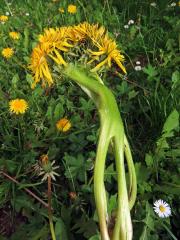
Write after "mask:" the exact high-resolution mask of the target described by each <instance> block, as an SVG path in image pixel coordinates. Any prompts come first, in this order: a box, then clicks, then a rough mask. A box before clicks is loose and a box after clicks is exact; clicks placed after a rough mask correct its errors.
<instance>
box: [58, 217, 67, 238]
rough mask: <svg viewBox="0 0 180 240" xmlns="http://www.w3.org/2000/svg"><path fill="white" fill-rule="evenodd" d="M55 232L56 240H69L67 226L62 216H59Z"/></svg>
mask: <svg viewBox="0 0 180 240" xmlns="http://www.w3.org/2000/svg"><path fill="white" fill-rule="evenodd" d="M55 234H56V240H61V239H63V240H68V237H67V231H66V226H65V224H64V222H63V221H62V219H61V218H58V221H57V222H56V224H55Z"/></svg>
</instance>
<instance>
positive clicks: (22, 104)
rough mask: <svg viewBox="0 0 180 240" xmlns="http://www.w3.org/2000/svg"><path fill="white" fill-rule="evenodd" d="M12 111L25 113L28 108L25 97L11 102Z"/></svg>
mask: <svg viewBox="0 0 180 240" xmlns="http://www.w3.org/2000/svg"><path fill="white" fill-rule="evenodd" d="M9 109H10V112H12V113H15V114H23V113H25V112H26V110H27V109H28V103H27V102H26V101H25V100H24V99H18V98H17V99H14V100H11V101H10V102H9Z"/></svg>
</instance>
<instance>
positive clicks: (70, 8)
mask: <svg viewBox="0 0 180 240" xmlns="http://www.w3.org/2000/svg"><path fill="white" fill-rule="evenodd" d="M67 11H68V13H70V14H75V13H76V12H77V7H76V5H73V4H70V5H68V8H67ZM59 12H60V13H64V12H65V10H64V8H62V7H61V8H59Z"/></svg>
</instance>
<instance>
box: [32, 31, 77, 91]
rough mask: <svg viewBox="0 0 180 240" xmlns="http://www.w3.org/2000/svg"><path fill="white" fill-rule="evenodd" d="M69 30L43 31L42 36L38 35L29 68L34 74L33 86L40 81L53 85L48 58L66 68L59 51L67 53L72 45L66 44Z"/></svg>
mask: <svg viewBox="0 0 180 240" xmlns="http://www.w3.org/2000/svg"><path fill="white" fill-rule="evenodd" d="M69 29H70V28H67V27H62V28H60V29H52V28H50V29H45V31H44V34H43V35H39V42H40V44H38V45H37V46H36V47H35V48H34V49H33V52H32V55H31V64H30V66H29V68H30V69H31V70H32V72H33V74H34V80H35V84H33V88H34V87H35V85H36V83H38V82H40V80H41V79H42V81H43V85H45V82H46V81H47V83H48V84H49V85H51V84H52V83H53V80H52V76H51V72H50V70H49V66H48V57H49V58H51V59H53V60H54V61H55V62H56V63H57V64H60V65H64V66H66V65H67V63H66V62H65V60H64V59H63V57H62V55H61V53H60V51H63V52H67V51H68V48H70V47H72V46H73V45H71V44H69V43H68V37H67V36H68V35H67V34H68V31H69Z"/></svg>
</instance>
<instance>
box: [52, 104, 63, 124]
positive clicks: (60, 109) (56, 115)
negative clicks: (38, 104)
mask: <svg viewBox="0 0 180 240" xmlns="http://www.w3.org/2000/svg"><path fill="white" fill-rule="evenodd" d="M63 115H64V108H63V105H62V104H61V103H58V104H57V105H56V107H55V109H54V120H55V121H57V120H58V119H59V118H60V117H61V116H63Z"/></svg>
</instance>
